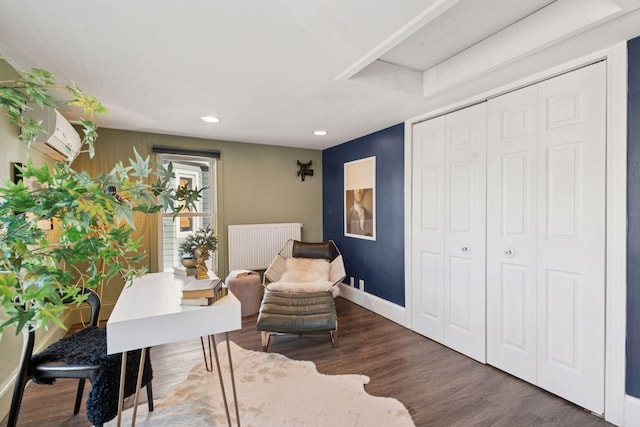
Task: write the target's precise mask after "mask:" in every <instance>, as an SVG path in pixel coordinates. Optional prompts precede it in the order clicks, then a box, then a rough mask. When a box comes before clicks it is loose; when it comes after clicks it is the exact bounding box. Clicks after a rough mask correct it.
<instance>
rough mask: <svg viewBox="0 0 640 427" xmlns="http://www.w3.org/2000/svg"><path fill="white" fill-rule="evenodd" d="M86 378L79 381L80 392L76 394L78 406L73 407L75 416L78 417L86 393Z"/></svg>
mask: <svg viewBox="0 0 640 427" xmlns="http://www.w3.org/2000/svg"><path fill="white" fill-rule="evenodd" d="M85 381H86V378H80V380H79V381H78V392H77V393H76V404H75V406H74V407H73V415H78V412H80V405H81V404H82V394H83V393H84V383H85Z"/></svg>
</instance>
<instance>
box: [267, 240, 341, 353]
mask: <svg viewBox="0 0 640 427" xmlns="http://www.w3.org/2000/svg"><path fill="white" fill-rule="evenodd" d="M345 277H346V272H345V268H344V263H343V261H342V254H340V251H339V250H338V248H337V247H336V245H335V243H334V242H333V241H329V242H322V243H309V242H299V241H291V240H290V241H289V242H287V244H286V245H285V246H284V248H282V250H281V251H280V253H279V254H278V255H277V256H276V258H275V259H274V260H273V262H272V263H271V265H270V266H269V268H268V269H267V270H266V271H265V273H264V278H263V285H264V287H265V293H264V297H263V299H262V303H261V305H260V313H259V314H258V322H257V329H258V330H259V331H262V349H263V350H264V351H267V350H268V348H269V342H270V339H271V336H272V335H279V334H298V335H302V334H308V333H329V334H330V335H331V342H332V344H333V346H334V347H335V345H336V343H337V331H338V316H337V313H336V306H335V302H334V297H335V296H337V295H338V292H339V287H338V284H339V283H340V282H342V280H344V278H345Z"/></svg>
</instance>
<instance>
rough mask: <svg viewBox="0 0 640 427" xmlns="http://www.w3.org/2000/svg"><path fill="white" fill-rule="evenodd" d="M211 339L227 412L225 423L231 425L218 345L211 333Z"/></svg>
mask: <svg viewBox="0 0 640 427" xmlns="http://www.w3.org/2000/svg"><path fill="white" fill-rule="evenodd" d="M211 339H212V340H213V354H214V355H215V357H216V367H217V368H218V379H219V380H220V389H221V390H222V400H223V401H224V410H225V411H226V413H227V425H229V427H231V416H230V415H229V404H228V403H227V393H225V391H224V381H223V380H222V370H221V369H220V358H218V347H217V346H216V337H215V336H214V335H211Z"/></svg>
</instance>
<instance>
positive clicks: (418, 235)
mask: <svg viewBox="0 0 640 427" xmlns="http://www.w3.org/2000/svg"><path fill="white" fill-rule="evenodd" d="M444 155H445V119H444V117H438V118H435V119H432V120H429V121H426V122H422V123H418V124H416V125H414V126H413V207H412V223H413V235H412V254H413V255H412V256H413V259H412V264H413V267H412V283H413V284H414V286H413V290H412V304H411V307H412V325H413V329H414V330H415V331H416V332H419V333H421V334H423V335H425V336H427V337H429V338H431V339H433V340H435V341H438V342H441V343H442V342H444V276H445V274H444V271H445V268H444V259H445V258H444V233H445V217H444V192H445V190H444V187H445V177H444V175H445V174H444Z"/></svg>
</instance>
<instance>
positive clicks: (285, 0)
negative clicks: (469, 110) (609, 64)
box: [0, 0, 640, 149]
mask: <svg viewBox="0 0 640 427" xmlns="http://www.w3.org/2000/svg"><path fill="white" fill-rule="evenodd" d="M560 3H562V4H563V6H565V7H564V9H562V10H564V12H562V10H561V9H560V8H558V4H560ZM549 4H551V6H549V8H546V9H542V8H544V7H545V6H547V5H549ZM585 5H586V6H585ZM589 5H591V6H592V9H593V11H594V13H593V14H592V15H593V16H591V15H590V16H589V18H588V19H587V18H585V20H584V21H581V22H580V24H579V25H576V26H575V28H572V29H571V31H569V30H566V31H565V32H562V31H561V30H558V31H559V33H558V35H555V36H554V37H553V40H551V41H549V40H547V41H544V43H543V42H538V44H536V42H535V41H533V40H528V39H527V37H526V34H525V35H523V38H522V40H521V41H520V42H519V46H521V47H522V46H525V47H526V48H523V49H521V50H522V51H523V52H524V53H523V52H521V51H518V52H514V53H511V52H507V53H505V55H511V56H510V57H509V58H511V59H509V58H506V57H505V58H506V59H505V58H502V57H495V59H493V60H494V61H495V62H496V63H495V64H488V66H489V69H495V67H496V66H505V67H506V66H507V65H509V64H511V63H512V62H513V61H516V60H521V59H522V58H523V57H524V56H531V55H535V54H539V52H540V50H543V49H551V48H552V47H553V45H554V43H555V40H559V41H566V40H567V39H568V38H570V37H575V36H576V34H578V33H579V32H581V31H586V30H592V29H593V28H594V27H595V26H597V25H603V24H604V23H607V22H611V21H612V20H613V19H614V18H615V19H617V20H621V17H622V16H623V15H626V14H628V13H629V12H631V11H634V10H635V9H638V7H639V5H638V1H637V0H580V1H576V0H557V1H555V2H554V1H551V0H526V1H524V0H519V1H513V0H482V1H479V0H393V1H391V0H270V1H264V0H236V1H229V0H189V1H183V2H179V1H175V0H136V1H130V0H92V1H87V0H46V1H43V0H20V1H16V0H0V11H1V12H0V54H1V55H4V56H5V57H6V59H7V61H8V62H9V63H10V64H11V65H13V66H14V68H16V69H27V68H30V67H38V68H45V69H47V70H49V71H51V72H53V73H54V75H55V76H56V77H57V78H58V79H59V80H61V81H69V80H73V81H75V82H76V83H77V84H78V85H79V86H80V87H81V88H82V89H83V90H85V91H86V92H88V93H91V94H92V95H95V96H96V97H98V99H100V100H101V101H103V102H104V103H105V104H106V105H107V107H108V108H109V110H110V114H109V115H108V116H106V117H103V118H100V119H99V120H98V122H99V124H100V126H102V127H108V128H117V129H127V130H137V131H145V132H156V133H163V134H173V135H185V136H194V137H202V138H209V139H222V140H230V141H242V142H253V143H259V144H274V145H283V146H295V147H306V148H313V149H324V148H327V147H330V146H333V145H336V144H340V143H342V142H346V141H349V140H351V139H354V138H357V137H360V136H363V135H366V134H369V133H371V132H374V131H377V130H380V129H383V128H385V127H388V126H390V125H393V124H397V123H400V122H402V121H404V120H406V119H408V118H410V117H414V116H417V115H419V114H422V113H424V112H426V111H428V110H429V109H432V108H434V107H435V106H442V105H443V104H442V103H443V102H451V101H453V100H455V98H456V97H458V98H460V97H462V96H468V91H467V92H465V91H461V90H458V91H456V90H453V89H456V88H458V89H459V88H461V87H464V86H465V85H466V84H467V85H468V82H467V80H469V76H458V77H456V78H458V81H453V80H452V81H451V82H443V80H442V78H440V80H438V81H439V82H440V85H441V87H440V92H443V91H444V92H446V93H448V95H447V96H443V95H442V94H436V92H437V91H436V92H433V93H434V95H433V96H431V95H428V96H427V95H425V94H428V93H430V90H431V89H429V88H430V87H431V86H430V85H431V83H432V82H433V79H432V77H431V76H433V75H434V72H435V71H438V70H439V69H442V70H446V69H447V68H446V67H452V66H453V65H452V64H454V63H455V62H452V61H454V60H455V59H456V58H462V57H463V56H462V55H467V56H468V55H472V54H474V50H475V51H478V50H479V49H480V48H481V47H482V46H483V45H487V44H488V43H491V42H495V40H498V41H499V39H495V38H496V37H498V36H499V35H500V34H502V33H504V32H505V31H502V33H499V32H500V31H501V30H505V29H506V30H510V28H508V27H509V25H510V24H512V23H514V22H517V24H516V25H522V26H523V28H525V27H524V25H525V24H526V23H527V22H529V23H530V25H533V22H534V21H533V19H534V18H536V17H538V16H543V15H542V14H541V12H545V10H546V11H551V8H552V7H555V9H553V10H554V11H553V15H554V16H556V17H557V18H558V19H559V20H560V21H559V22H563V23H564V22H566V20H570V19H572V16H571V15H572V13H571V11H573V10H575V11H577V10H582V9H588V7H587V6H589ZM540 9H542V10H540ZM536 11H538V12H536ZM556 11H559V12H556ZM567 11H569V12H567ZM534 12H536V13H534ZM562 13H564V15H565V16H562V15H561V14H562ZM532 14H534V15H535V16H533V17H532ZM550 15H551V12H549V13H548V14H547V15H544V16H547V17H548V16H550ZM540 19H542V18H538V21H537V25H538V26H539V25H540V24H539V22H540ZM545 19H548V18H545ZM634 19H635V18H634ZM544 22H546V21H544ZM639 22H640V21H636V20H634V21H632V22H626V23H624V28H625V30H624V31H622V30H621V31H620V32H619V34H617V33H616V34H615V35H614V36H612V35H611V34H612V30H611V28H607V30H606V35H605V36H603V37H601V38H599V39H598V40H599V41H598V43H608V42H609V39H608V38H610V39H611V40H617V39H619V38H620V37H628V36H629V32H630V31H635V30H632V29H630V28H638V30H637V31H640V26H638V25H637V24H638V23H639ZM610 25H612V24H610ZM515 27H516V26H513V27H511V29H512V28H515ZM496 33H498V34H497V35H496ZM523 34H524V32H523ZM510 39H513V37H511V36H510ZM600 40H602V41H600ZM598 43H596V45H597V44H598ZM594 47H595V48H597V47H598V46H590V47H589V48H591V49H592V48H594ZM493 50H495V45H494V47H493ZM523 55H524V56H523ZM380 67H382V68H384V69H386V70H387V71H388V69H393V73H392V74H394V75H393V76H391V77H390V76H389V75H388V74H385V75H381V74H380V70H381V69H382V68H380ZM438 67H440V68H438ZM363 73H364V74H363ZM385 73H386V71H385ZM398 73H399V74H401V75H402V76H401V77H399V74H398ZM383 74H384V73H383ZM441 74H442V73H441ZM449 74H450V73H449ZM480 74H482V73H479V74H478V79H477V80H478V81H480V78H481V77H482V76H480ZM363 76H364V77H363ZM372 76H374V78H373V79H372ZM485 77H486V80H487V81H492V80H491V78H489V77H487V76H485ZM494 80H495V79H494ZM390 81H391V84H388V83H389V82H390ZM492 82H493V81H492ZM405 83H406V84H405ZM407 85H408V86H407ZM400 86H402V87H401V88H400ZM407 87H409V89H407ZM447 88H451V89H452V90H450V91H448V92H447V91H446V90H445V89H447ZM427 89H429V90H427ZM202 115H215V116H217V117H219V118H220V119H221V122H220V123H218V124H207V123H204V122H202V121H201V120H199V117H200V116H202ZM316 129H324V130H327V131H329V135H327V136H325V137H318V136H314V135H312V131H313V130H316Z"/></svg>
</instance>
